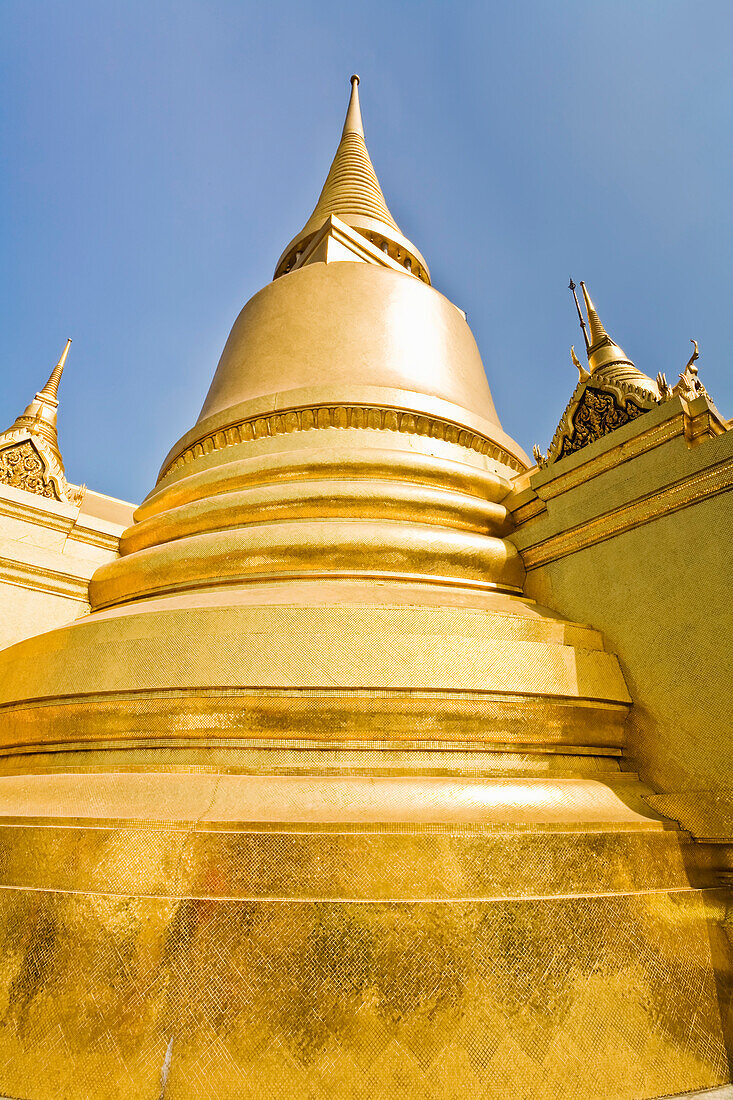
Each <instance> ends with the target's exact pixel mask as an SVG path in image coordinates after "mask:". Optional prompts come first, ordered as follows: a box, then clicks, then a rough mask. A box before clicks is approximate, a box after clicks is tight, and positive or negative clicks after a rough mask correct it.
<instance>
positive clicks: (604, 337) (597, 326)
mask: <svg viewBox="0 0 733 1100" xmlns="http://www.w3.org/2000/svg"><path fill="white" fill-rule="evenodd" d="M580 289H581V290H582V292H583V301H584V302H585V310H586V313H587V314H588V327H589V329H590V345H589V347H588V366H589V367H590V370H591V374H592V373H593V371H594V370H598V369H599V367H603V366H608V365H609V364H611V363H628V364H629V365H630V366H632V367H633V366H634V364H633V363H632V362H631V360H630V359H629V357H628V355H627V354H626V352H625V351H624V350H623V348H620V347H619V345H618V344H617V343H616V342H615V341H614V340H612V339H611V337H610V336H609V335H608V333H607V332H606V330H605V328H604V327H603V323H602V322H601V319H600V317H599V316H598V313H597V312H596V307H595V306H594V305H593V302H592V301H591V296H590V294H589V293H588V288H587V287H586V285H585V283H584V282H581V284H580ZM634 369H636V368H634Z"/></svg>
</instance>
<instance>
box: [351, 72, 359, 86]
mask: <svg viewBox="0 0 733 1100" xmlns="http://www.w3.org/2000/svg"><path fill="white" fill-rule="evenodd" d="M349 83H350V84H351V85H354V84H360V83H361V81H360V80H359V77H358V75H357V74H356V73H354V74H353V75H352V76H351V77H350V78H349Z"/></svg>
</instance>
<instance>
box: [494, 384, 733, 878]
mask: <svg viewBox="0 0 733 1100" xmlns="http://www.w3.org/2000/svg"><path fill="white" fill-rule="evenodd" d="M709 422H710V416H709V406H708V404H707V402H706V401H705V399H704V398H700V399H698V400H697V401H695V402H693V403H692V404H690V405H689V406H686V405H684V404H683V403H682V402H681V401H680V400H679V399H675V400H672V401H670V402H667V403H665V404H664V405H661V406H660V407H659V408H657V409H653V410H652V411H650V412H648V413H646V414H644V415H643V416H642V417H640V418H639V419H638V420H636V421H635V422H633V423H631V424H628V425H626V426H625V427H623V428H620V429H618V430H617V431H615V432H613V433H612V434H611V435H609V436H606V437H605V438H602V439H600V440H597V441H596V442H594V443H592V444H590V445H589V446H587V447H585V448H583V449H582V450H581V451H578V452H576V453H575V454H573V455H571V456H568V457H566V458H564V459H562V460H561V461H558V462H555V463H552V464H551V465H549V466H547V467H545V468H543V469H540V470H538V471H535V472H534V473H533V474H531V476H530V478H529V485H528V486H527V485H525V486H524V487H523V486H522V485H521V484H519V485H518V486H517V493H516V495H515V497H514V499H513V501H512V505H513V510H514V514H515V518H516V520H517V523H518V528H517V531H516V534H515V536H514V541H515V542H516V544H517V546H518V547H519V549H520V550H521V552H522V556H523V558H524V562H525V565H526V567H527V580H526V586H525V591H526V594H527V595H529V596H531V597H532V598H533V599H536V600H537V601H538V602H539V603H541V604H543V605H545V606H548V607H551V608H553V609H554V610H556V611H558V612H560V613H561V614H562V615H564V616H567V617H568V618H571V619H575V620H578V621H580V622H586V623H589V624H592V625H593V626H594V627H595V628H596V629H598V630H600V631H601V632H602V633H603V635H604V639H605V642H606V646H607V648H608V649H610V650H611V651H613V652H615V653H616V654H618V657H619V659H620V661H621V665H622V669H623V672H624V675H625V678H626V682H627V684H628V687H629V690H630V693H631V696H632V698H633V700H634V706H633V707H632V710H631V716H630V718H629V720H628V727H627V746H628V748H627V759H628V762H629V765H630V766H632V767H636V768H637V769H638V771H639V773H640V775H641V777H642V779H643V780H645V781H646V782H647V783H648V784H649V785H650V786H652V787H653V788H654V789H655V791H656V792H658V793H657V796H656V797H653V798H650V800H649V801H650V802H651V803H652V804H653V805H654V807H655V809H657V810H659V811H660V812H662V813H664V814H665V815H667V816H670V817H673V818H675V819H677V820H678V821H680V822H681V824H682V825H683V826H684V827H685V828H686V829H688V830H689V831H690V832H691V833H692V834H693V835H694V836H696V837H697V838H698V839H701V840H707V841H716V840H717V841H719V842H722V843H718V844H716V845H715V846H714V847H713V848H711V849H710V851H711V852H712V853H713V859H714V861H715V863H716V865H717V867H718V869H719V870H721V871H725V870H729V869H730V863H731V861H730V855H728V854H727V851H728V846H729V844H730V841H731V838H733V737H731V733H732V732H733V724H732V722H731V702H730V695H731V687H732V686H733V673H732V672H731V663H730V656H729V649H730V636H731V626H732V625H733V619H732V615H731V599H730V575H731V538H730V536H731V533H732V532H733V518H732V517H733V513H732V511H731V504H732V503H733V502H732V498H731V494H730V488H731V482H732V478H731V473H732V471H733V431H730V430H729V431H725V432H723V434H720V435H713V434H710V433H706V430H705V425H706V424H708V425H709ZM725 841H727V842H728V845H726V844H725Z"/></svg>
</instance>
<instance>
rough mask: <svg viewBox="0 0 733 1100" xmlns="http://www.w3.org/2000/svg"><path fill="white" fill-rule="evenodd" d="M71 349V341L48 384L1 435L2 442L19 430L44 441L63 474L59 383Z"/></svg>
mask: <svg viewBox="0 0 733 1100" xmlns="http://www.w3.org/2000/svg"><path fill="white" fill-rule="evenodd" d="M70 347H71V340H67V341H66V347H65V348H64V350H63V351H62V353H61V357H60V359H59V361H58V363H57V364H56V366H55V367H54V368H53V370H52V371H51V374H50V377H49V379H48V382H47V383H46V385H45V386H44V387H43V389H41V390H39V391H38V393H37V394H36V396H35V397H34V398H33V400H32V401H31V403H30V405H28V407H27V408H26V409H24V411H23V412H22V413H21V414H20V416H19V417H18V418H17V419H16V420H15V422H14V423H13V424H11V426H10V427H9V428H8V430H7V431H6V432H2V433H0V440H2V439H4V438H5V439H9V438H11V437H12V436H13V435H14V434H17V432H18V430H19V429H20V430H22V431H24V432H27V433H28V435H30V436H34V437H35V438H36V439H37V440H43V441H44V442H45V444H46V446H47V447H48V449H49V451H50V452H51V454H52V455H53V457H54V459H55V461H56V462H57V463H58V465H59V468H60V470H61V472H62V473H63V469H64V464H63V460H62V458H61V452H60V450H59V441H58V435H57V433H56V418H57V415H58V407H59V399H58V392H59V382H60V381H61V375H62V374H63V373H64V366H65V365H66V359H67V356H68V354H69V348H70Z"/></svg>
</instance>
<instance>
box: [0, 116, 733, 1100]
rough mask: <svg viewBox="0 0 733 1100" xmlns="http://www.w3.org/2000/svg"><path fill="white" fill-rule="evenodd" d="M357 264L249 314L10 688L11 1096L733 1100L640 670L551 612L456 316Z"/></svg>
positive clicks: (3, 848)
mask: <svg viewBox="0 0 733 1100" xmlns="http://www.w3.org/2000/svg"><path fill="white" fill-rule="evenodd" d="M354 102H355V101H352V109H351V110H350V115H349V118H350V119H351V124H352V125H353V126H355V125H356V123H355V118H356V114H355V112H356V108H355V107H354ZM347 123H348V120H347ZM349 132H350V133H351V132H352V131H349ZM385 209H386V208H385ZM316 228H317V227H316ZM357 229H358V230H359V232H362V231H363V230H364V227H363V226H357ZM364 257H366V259H364V258H362V259H360V260H359V261H358V262H357V261H354V262H349V261H347V260H343V259H342V260H340V261H338V262H333V263H330V262H325V261H324V262H322V263H321V262H313V263H309V264H308V265H306V266H301V267H295V268H294V269H292V270H291V271H290V272H289V273H288V274H283V275H282V277H281V278H278V279H277V280H276V281H275V282H274V283H273V284H272V285H271V286H270V287H268V288H266V289H265V290H264V291H262V292H261V293H260V294H259V295H256V296H255V298H254V299H253V300H252V302H250V303H249V304H248V305H247V306H246V307H245V309H244V310H243V312H242V314H241V315H240V318H239V319H238V321H237V322H236V324H235V327H234V329H233V331H232V335H231V336H230V339H229V341H228V343H227V347H226V348H225V351H224V354H223V356H222V360H221V362H220V364H219V368H218V370H217V373H216V376H215V378H214V382H213V384H212V388H211V391H210V393H209V396H208V397H207V399H206V402H205V404H204V408H203V411H202V414H201V418H200V420H199V422H198V423H197V424H196V425H195V426H194V428H193V429H192V430H191V431H190V432H189V433H187V434H186V436H184V438H183V439H182V440H181V441H179V443H178V444H176V445H175V446H174V447H173V449H172V450H171V452H170V454H169V456H168V458H167V459H166V460H165V462H164V465H163V471H162V475H161V478H160V479H159V482H158V484H157V486H156V487H155V489H154V490H153V492H152V493H151V494H150V496H149V497H148V498H147V500H146V501H145V502H143V504H142V505H141V507H140V509H139V510H138V511H137V513H136V523H135V524H134V525H133V526H132V527H131V528H130V530H129V531H128V532H127V533H126V534H125V535H124V537H123V539H122V542H121V557H120V558H119V560H118V561H115V562H111V563H109V564H107V565H105V566H103V567H102V568H101V569H100V570H98V572H97V573H96V575H95V577H94V580H93V582H92V585H91V589H90V600H91V603H92V607H93V612H92V614H91V615H89V616H88V617H86V618H85V619H83V620H80V621H79V622H77V623H74V624H71V625H69V626H67V627H65V628H63V629H60V630H56V631H53V632H51V633H49V634H45V635H41V636H39V637H36V638H31V639H28V640H27V641H25V642H23V643H20V644H19V645H16V646H14V647H11V648H10V649H7V650H4V651H2V652H0V761H2V774H0V929H1V930H2V936H3V941H4V944H5V951H4V954H3V956H2V963H1V964H0V1092H2V1091H4V1092H5V1093H7V1094H8V1095H11V1096H18V1097H28V1098H32V1100H52V1098H55V1097H69V1098H77V1097H79V1098H81V1097H84V1098H89V1100H110V1098H112V1100H114V1098H120V1100H122V1098H124V1100H128V1098H129V1100H133V1098H134V1100H139V1098H146V1097H150V1100H157V1098H158V1097H160V1096H161V1094H162V1095H164V1097H165V1100H175V1098H181V1100H183V1098H190V1097H207V1098H208V1097H211V1098H212V1100H235V1098H237V1100H238V1098H241V1097H252V1098H253V1100H254V1098H258V1100H269V1098H271V1097H273V1096H283V1097H286V1098H292V1100H302V1098H304V1097H312V1098H324V1100H327V1098H328V1100H331V1098H334V1100H335V1098H339V1100H340V1098H342V1097H344V1098H353V1100H357V1098H358V1100H395V1098H398V1100H400V1098H404V1100H408V1098H409V1100H422V1098H425V1100H427V1098H431V1100H443V1098H449V1097H450V1098H456V1100H458V1098H461V1100H463V1098H465V1097H473V1096H476V1097H484V1098H497V1100H499V1098H510V1097H511V1098H512V1100H514V1098H515V1097H522V1098H526V1100H530V1098H533V1100H536V1098H543V1100H561V1098H567V1100H590V1098H593V1097H596V1098H598V1100H600V1098H601V1097H608V1096H613V1097H616V1098H619V1100H621V1098H625V1100H640V1098H642V1097H653V1096H661V1095H664V1094H669V1093H672V1092H682V1091H685V1090H691V1089H693V1088H703V1087H708V1086H713V1085H717V1084H720V1083H722V1082H725V1081H727V1080H728V1079H729V1070H728V1060H727V1055H726V1049H725V1028H726V1023H727V1014H728V993H727V989H726V985H725V983H726V981H727V980H728V978H729V975H730V973H731V968H730V962H729V959H728V956H727V954H726V950H727V948H726V940H725V937H724V936H723V934H722V931H721V929H720V926H719V925H718V923H717V920H718V918H719V917H720V906H719V902H718V899H717V898H716V896H715V895H714V894H712V893H710V892H707V891H705V890H704V889H701V883H702V882H703V880H702V878H701V875H702V873H703V872H704V870H705V868H704V867H703V866H702V865H701V864H699V863H698V860H697V857H696V854H695V849H694V846H693V845H691V844H690V843H689V841H687V840H686V838H685V837H684V836H683V835H682V834H681V833H679V832H678V831H677V830H676V829H675V828H674V826H672V825H671V824H670V823H669V822H666V821H664V820H663V819H661V818H658V817H657V816H655V815H654V813H653V812H652V811H651V810H650V809H649V805H648V804H647V803H645V801H644V795H645V794H646V793H648V792H647V791H646V789H645V788H644V787H643V786H642V785H641V784H640V783H639V781H638V779H637V777H636V776H635V775H634V774H633V773H631V772H629V771H628V770H624V763H625V762H624V759H623V753H624V739H625V729H624V723H625V720H626V716H627V714H628V711H629V707H630V705H631V699H630V696H629V693H628V690H627V687H626V684H625V681H624V678H623V676H622V673H621V669H620V667H619V664H618V661H617V659H616V657H615V656H614V655H613V654H612V653H610V652H608V651H607V650H606V648H605V646H604V641H603V638H602V636H601V635H600V634H598V633H597V631H595V630H594V629H592V628H591V627H590V626H587V625H585V624H584V623H582V622H580V623H576V622H568V621H566V620H564V619H562V618H561V617H560V616H558V615H557V614H555V613H553V612H551V611H548V610H546V609H544V608H543V607H541V606H538V605H537V604H536V603H534V602H533V601H532V600H529V599H527V598H525V597H524V596H523V594H522V586H523V583H524V579H525V569H524V565H523V563H522V561H521V557H520V555H519V553H518V551H517V549H516V546H515V544H514V543H513V542H512V541H510V539H509V538H508V536H509V535H510V533H511V531H512V520H511V516H510V514H509V512H508V511H507V508H506V504H505V502H506V501H507V499H508V495H509V493H510V488H511V486H510V480H509V479H510V477H511V476H512V475H513V474H515V473H516V472H517V469H518V468H523V467H524V466H525V465H526V463H527V460H526V458H525V456H523V453H522V452H521V449H520V448H518V447H517V445H516V444H515V443H513V441H512V440H510V439H508V437H507V436H506V435H505V433H504V432H503V431H502V429H501V426H500V424H499V421H498V418H497V416H496V413H495V411H494V408H493V404H492V402H491V396H490V393H489V390H488V386H487V383H486V378H485V375H484V372H483V367H482V364H481V360H480V357H479V355H478V351H477V350H476V347H475V343H474V342H473V338H472V337H471V334H470V331H469V330H468V327H467V325H466V323H465V319H464V318H463V316H462V314H461V313H460V312H459V311H458V310H456V309H455V307H454V306H452V305H451V303H449V302H448V301H447V300H446V299H445V298H443V297H442V296H441V295H439V294H438V293H437V292H435V291H434V290H433V289H432V288H430V287H429V286H428V285H427V284H426V283H425V282H424V281H421V280H420V279H418V278H415V277H414V275H411V274H409V273H408V272H407V271H405V272H404V273H403V272H399V271H395V270H394V269H393V268H391V267H385V266H384V265H379V264H377V263H376V262H375V263H373V264H372V263H370V262H369V259H368V257H369V250H368V249H364ZM357 413H358V420H354V419H353V417H354V416H355V415H357ZM278 417H279V418H280V420H278ZM319 417H320V420H319ZM310 418H312V421H311V419H310ZM245 425H249V426H250V432H249V433H248V432H247V430H246V429H245V428H244V427H243V426H245Z"/></svg>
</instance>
